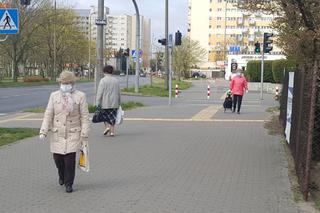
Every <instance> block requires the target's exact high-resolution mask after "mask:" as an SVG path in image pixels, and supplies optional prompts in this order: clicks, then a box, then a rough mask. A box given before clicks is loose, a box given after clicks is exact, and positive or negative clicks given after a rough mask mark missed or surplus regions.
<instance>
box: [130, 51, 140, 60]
mask: <svg viewBox="0 0 320 213" xmlns="http://www.w3.org/2000/svg"><path fill="white" fill-rule="evenodd" d="M142 53H143V52H142V50H140V51H139V57H141V56H142ZM131 55H132V58H136V57H137V56H136V50H131Z"/></svg>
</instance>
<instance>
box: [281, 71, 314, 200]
mask: <svg viewBox="0 0 320 213" xmlns="http://www.w3.org/2000/svg"><path fill="white" fill-rule="evenodd" d="M288 81H289V74H288V72H287V73H286V74H285V78H284V83H283V90H282V95H281V100H280V122H281V124H282V126H283V127H284V128H285V127H286V122H287V98H288ZM319 86H320V81H319V66H312V67H307V66H306V67H304V68H302V69H300V70H297V71H295V74H294V88H293V101H292V120H291V133H290V141H289V147H290V149H291V152H292V155H293V158H294V161H295V169H296V174H297V176H298V180H299V184H300V189H301V192H302V193H303V196H304V199H306V200H307V199H308V196H309V195H310V193H311V194H312V193H313V192H317V191H319V190H320V179H319V178H315V176H317V175H318V174H320V173H319V172H320V167H319V168H317V166H316V165H317V164H318V162H319V163H320V94H319V92H320V89H319ZM318 170H319V171H318ZM317 179H319V181H318V180H317Z"/></svg>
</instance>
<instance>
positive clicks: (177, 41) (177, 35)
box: [174, 30, 182, 46]
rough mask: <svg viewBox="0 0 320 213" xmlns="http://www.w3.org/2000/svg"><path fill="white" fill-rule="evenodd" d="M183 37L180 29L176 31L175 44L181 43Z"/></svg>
mask: <svg viewBox="0 0 320 213" xmlns="http://www.w3.org/2000/svg"><path fill="white" fill-rule="evenodd" d="M181 37H182V35H181V33H180V31H179V30H178V32H176V34H175V39H174V44H175V45H176V46H180V45H181Z"/></svg>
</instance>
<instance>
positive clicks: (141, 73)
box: [139, 72, 147, 77]
mask: <svg viewBox="0 0 320 213" xmlns="http://www.w3.org/2000/svg"><path fill="white" fill-rule="evenodd" d="M139 75H140V77H146V76H147V74H146V73H145V72H140V74H139Z"/></svg>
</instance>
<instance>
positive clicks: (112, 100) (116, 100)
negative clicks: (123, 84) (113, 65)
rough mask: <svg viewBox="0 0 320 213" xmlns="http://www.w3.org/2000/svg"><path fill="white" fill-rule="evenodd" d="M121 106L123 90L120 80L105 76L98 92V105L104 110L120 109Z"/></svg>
mask: <svg viewBox="0 0 320 213" xmlns="http://www.w3.org/2000/svg"><path fill="white" fill-rule="evenodd" d="M120 104H121V90H120V85H119V81H118V79H116V78H115V77H113V76H112V75H109V74H107V75H105V77H104V78H102V79H101V81H100V83H99V87H98V91H97V97H96V105H97V106H101V108H102V109H110V108H116V109H117V108H119V106H120Z"/></svg>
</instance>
